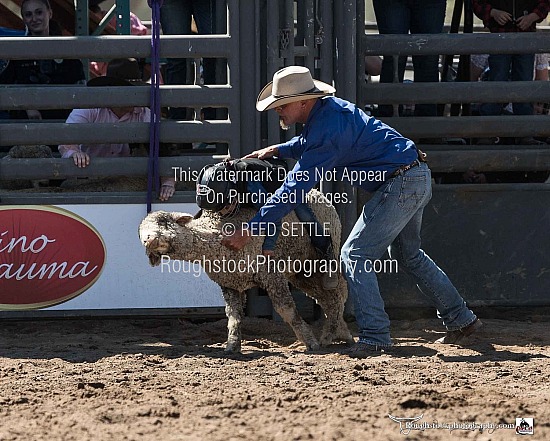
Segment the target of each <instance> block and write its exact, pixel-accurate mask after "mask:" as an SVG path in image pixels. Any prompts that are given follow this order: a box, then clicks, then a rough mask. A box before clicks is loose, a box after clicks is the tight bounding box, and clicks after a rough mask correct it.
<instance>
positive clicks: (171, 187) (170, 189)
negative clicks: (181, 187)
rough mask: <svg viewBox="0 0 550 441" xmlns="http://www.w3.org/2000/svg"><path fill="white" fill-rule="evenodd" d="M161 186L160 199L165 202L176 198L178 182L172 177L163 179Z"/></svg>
mask: <svg viewBox="0 0 550 441" xmlns="http://www.w3.org/2000/svg"><path fill="white" fill-rule="evenodd" d="M161 184H162V185H161V187H160V194H159V199H160V200H161V201H162V202H164V201H167V200H168V199H170V198H171V197H172V196H174V193H175V192H176V181H175V180H174V178H172V177H163V178H161Z"/></svg>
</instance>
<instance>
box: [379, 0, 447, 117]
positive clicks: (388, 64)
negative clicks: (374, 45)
mask: <svg viewBox="0 0 550 441" xmlns="http://www.w3.org/2000/svg"><path fill="white" fill-rule="evenodd" d="M373 5H374V13H375V15H376V22H377V24H378V32H379V33H380V34H408V33H409V31H410V33H411V34H440V33H441V32H442V31H443V25H444V22H445V10H446V7H447V0H373ZM412 59H413V67H414V81H415V82H418V83H437V82H439V56H437V55H423V56H413V57H412ZM406 61H407V58H406V57H399V68H398V78H399V82H403V76H404V73H405V65H406ZM393 78H394V74H393V57H391V56H385V57H384V60H383V62H382V73H381V74H380V82H381V83H391V82H393ZM379 111H380V116H391V115H392V114H393V106H391V105H380V106H379ZM414 114H415V115H416V116H435V115H437V105H436V104H417V105H416V106H415V110H414Z"/></svg>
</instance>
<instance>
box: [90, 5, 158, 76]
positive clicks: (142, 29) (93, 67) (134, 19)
mask: <svg viewBox="0 0 550 441" xmlns="http://www.w3.org/2000/svg"><path fill="white" fill-rule="evenodd" d="M103 2H105V0H88V8H89V9H90V12H92V13H94V14H97V15H98V16H99V17H101V18H103V17H105V15H106V14H107V11H104V10H103V9H101V7H100V6H99V5H100V4H101V3H103ZM109 24H110V25H111V26H113V27H114V28H116V18H115V17H113V18H112V19H111V21H110V22H109ZM130 33H131V34H132V35H147V33H148V30H147V27H146V26H145V25H144V24H143V23H142V22H141V20H140V19H139V18H138V16H137V15H136V14H134V13H133V12H130ZM90 73H91V74H92V76H94V77H100V76H103V75H106V73H107V63H106V62H104V61H90Z"/></svg>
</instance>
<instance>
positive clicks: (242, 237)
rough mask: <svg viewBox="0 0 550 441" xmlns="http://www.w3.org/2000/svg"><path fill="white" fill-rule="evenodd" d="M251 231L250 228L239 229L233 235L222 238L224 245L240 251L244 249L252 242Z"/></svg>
mask: <svg viewBox="0 0 550 441" xmlns="http://www.w3.org/2000/svg"><path fill="white" fill-rule="evenodd" d="M251 238H252V237H251V236H250V232H249V231H248V230H237V231H235V233H233V234H232V235H231V236H225V235H224V238H223V239H222V245H224V246H226V247H227V248H229V249H230V250H233V251H239V250H242V249H243V248H244V247H245V246H246V244H247V243H248V242H250V239H251Z"/></svg>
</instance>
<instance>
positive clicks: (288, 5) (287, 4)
mask: <svg viewBox="0 0 550 441" xmlns="http://www.w3.org/2000/svg"><path fill="white" fill-rule="evenodd" d="M282 31H288V32H289V36H288V46H287V47H286V49H284V48H281V57H282V58H284V64H285V66H289V65H292V64H296V63H295V61H294V57H295V55H294V0H284V13H283V24H282Z"/></svg>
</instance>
